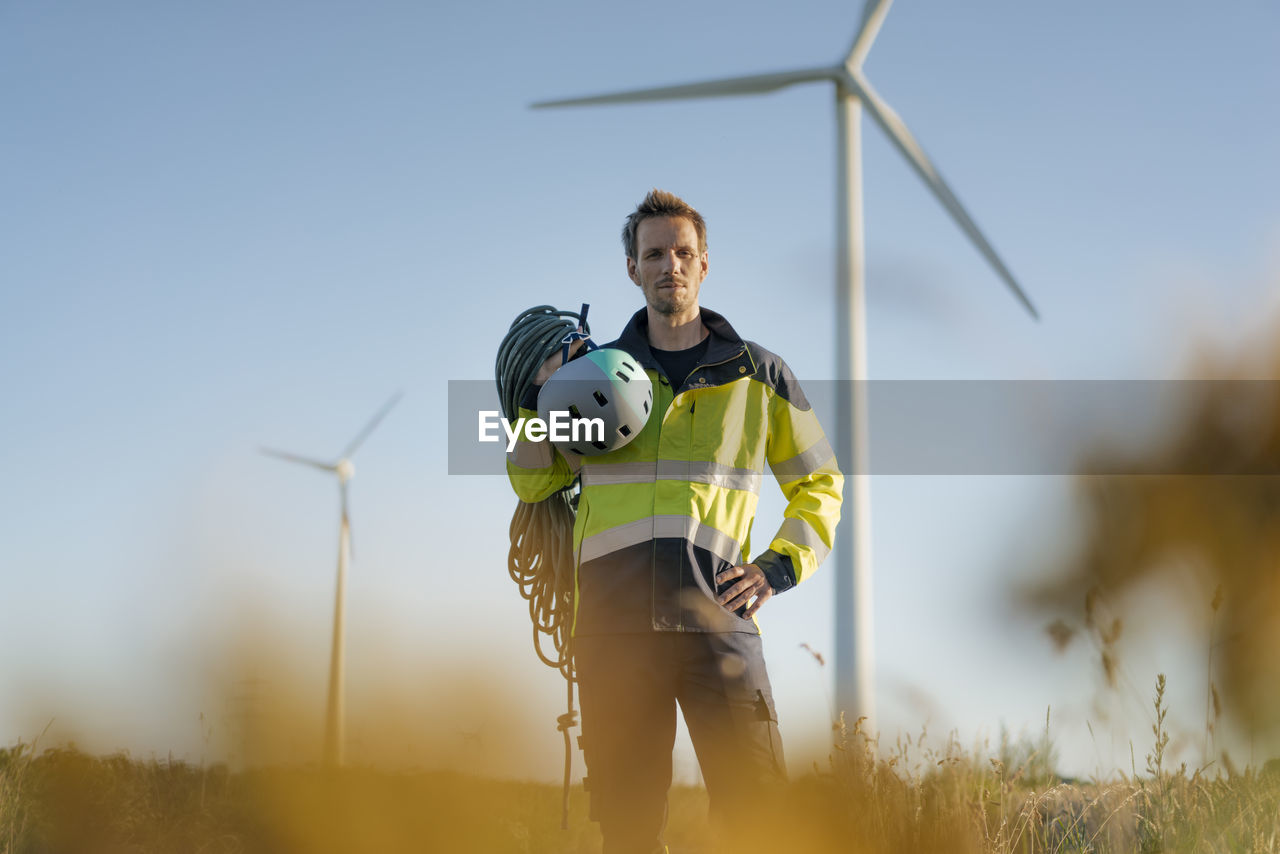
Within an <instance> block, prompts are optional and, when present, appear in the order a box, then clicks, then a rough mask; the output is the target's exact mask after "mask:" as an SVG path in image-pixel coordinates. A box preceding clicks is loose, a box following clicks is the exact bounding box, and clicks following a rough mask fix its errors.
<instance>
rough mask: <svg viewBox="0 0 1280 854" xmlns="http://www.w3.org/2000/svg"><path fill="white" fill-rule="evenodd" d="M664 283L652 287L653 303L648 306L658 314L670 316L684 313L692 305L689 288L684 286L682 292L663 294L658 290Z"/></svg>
mask: <svg viewBox="0 0 1280 854" xmlns="http://www.w3.org/2000/svg"><path fill="white" fill-rule="evenodd" d="M664 284H667V283H666V282H659V283H658V284H657V285H654V296H653V301H652V302H651V303H650V305H651V306H652V307H653V310H654V311H656V312H657V313H658V314H661V315H664V316H668V317H669V316H671V315H674V314H680V313H681V312H684V311H686V310H687V309H688V308H689V306H690V305H692V304H693V298H692V296H691V295H690V288H689V286H688V285H687V284H686V285H685V286H684V290H683V291H679V292H676V293H671V294H663V293H662V292H660V291H659V290H658V288H660V287H661V286H662V285H664Z"/></svg>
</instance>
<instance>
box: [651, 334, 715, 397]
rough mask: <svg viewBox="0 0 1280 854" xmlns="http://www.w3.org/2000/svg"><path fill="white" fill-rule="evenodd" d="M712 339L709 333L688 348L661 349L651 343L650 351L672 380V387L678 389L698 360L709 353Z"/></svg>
mask: <svg viewBox="0 0 1280 854" xmlns="http://www.w3.org/2000/svg"><path fill="white" fill-rule="evenodd" d="M710 341H711V336H710V335H708V336H707V337H706V338H703V339H702V340H701V341H700V342H698V343H697V344H695V345H693V346H692V347H690V348H689V349H688V350H659V349H658V348H657V347H654V346H653V345H652V344H651V345H649V352H650V353H652V354H653V358H654V359H656V360H657V361H658V364H659V365H661V366H662V371H663V373H665V374H666V375H667V379H668V380H670V381H671V387H672V388H674V389H678V388H680V386H682V385H684V381H685V380H687V379H688V378H689V374H690V373H692V372H693V369H694V368H696V367H697V366H698V362H700V361H702V357H703V356H705V355H707V344H708V343H709V342H710Z"/></svg>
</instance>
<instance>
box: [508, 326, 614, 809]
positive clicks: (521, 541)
mask: <svg viewBox="0 0 1280 854" xmlns="http://www.w3.org/2000/svg"><path fill="white" fill-rule="evenodd" d="M586 314H587V306H585V305H584V306H583V307H582V312H581V313H580V314H575V313H574V312H571V311H560V310H557V309H556V308H554V307H553V306H549V305H540V306H535V307H533V308H530V309H527V310H525V311H523V312H521V313H520V315H519V316H518V317H516V319H515V320H514V321H512V323H511V327H510V329H508V330H507V335H506V337H505V338H503V339H502V344H501V346H500V347H499V348H498V358H497V361H496V363H495V366H494V380H495V382H496V383H497V386H498V402H499V404H500V405H501V406H502V414H503V415H504V416H505V417H506V418H507V419H508V420H511V421H514V420H515V419H516V417H517V413H518V410H519V408H520V398H521V396H522V395H523V394H524V392H525V390H526V389H528V388H529V387H530V386H531V385H532V384H533V381H534V379H535V378H536V376H537V373H538V369H539V368H540V367H541V366H542V363H543V362H545V361H546V360H547V359H548V358H549V357H551V356H552V355H554V354H555V353H559V352H562V347H563V344H562V342H563V340H564V338H565V336H566V335H568V334H570V333H572V332H574V331H575V330H577V329H578V327H579V325H581V327H582V331H583V332H584V333H587V334H590V332H591V329H590V327H589V326H587V323H586ZM572 489H573V488H572V487H568V488H566V489H562V490H560V491H559V492H557V493H556V494H555V495H552V496H551V497H549V498H547V499H545V500H543V501H539V502H537V503H535V504H529V503H526V502H524V501H521V502H519V504H518V506H517V507H516V511H515V513H514V514H513V515H512V517H511V527H510V537H511V548H510V550H509V551H508V552H507V572H508V573H509V574H510V576H511V579H512V580H513V581H515V582H516V584H517V586H518V587H519V589H520V595H521V596H522V597H524V598H525V600H527V601H528V603H529V618H530V621H531V622H532V623H533V649H534V652H536V653H537V655H538V658H539V660H541V661H542V663H543V664H546V665H547V666H549V667H554V668H556V669H557V670H559V671H560V673H561V675H563V676H564V678H565V680H566V688H567V691H566V693H567V706H568V709H567V711H566V712H565V713H564V714H563V715H560V716H559V717H558V718H556V724H557V726H556V729H557V730H559V731H560V732H561V733H563V734H564V791H563V797H562V800H561V815H560V826H561V828H563V829H565V830H567V829H568V827H569V778H570V776H571V773H572V769H573V765H572V763H573V753H572V748H571V746H570V742H569V729H570V728H571V727H574V726H576V725H577V722H578V721H577V713H576V712H575V711H574V708H573V683H574V682H575V681H576V680H575V678H574V671H573V650H572V638H571V626H572V621H573V586H574V585H573V523H574V510H573V506H572V504H571V501H570V495H571V493H572ZM544 636H547V637H549V638H550V640H551V647H552V651H551V653H550V654H549V653H548V652H546V651H545V650H544V648H543V644H544Z"/></svg>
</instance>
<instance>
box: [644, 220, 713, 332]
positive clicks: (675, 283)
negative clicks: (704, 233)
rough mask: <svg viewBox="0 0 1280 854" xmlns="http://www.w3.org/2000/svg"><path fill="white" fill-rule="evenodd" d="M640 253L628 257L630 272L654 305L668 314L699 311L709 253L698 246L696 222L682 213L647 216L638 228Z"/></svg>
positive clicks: (648, 300)
mask: <svg viewBox="0 0 1280 854" xmlns="http://www.w3.org/2000/svg"><path fill="white" fill-rule="evenodd" d="M636 256H637V257H636V260H633V259H631V258H628V259H627V275H628V276H630V277H631V281H633V282H635V283H636V284H637V285H639V286H640V289H641V290H642V291H644V300H645V302H646V303H647V304H648V306H649V307H650V308H652V309H653V310H654V311H656V312H658V313H659V314H664V315H679V314H686V313H691V312H696V311H697V308H698V287H699V286H700V285H701V284H702V280H703V279H705V278H706V277H707V253H706V252H702V251H700V250H699V249H698V232H697V231H696V230H695V229H694V227H693V223H692V222H690V221H689V220H688V219H687V218H685V217H682V216H677V217H654V218H652V219H646V220H645V221H643V222H642V223H640V227H639V228H637V229H636Z"/></svg>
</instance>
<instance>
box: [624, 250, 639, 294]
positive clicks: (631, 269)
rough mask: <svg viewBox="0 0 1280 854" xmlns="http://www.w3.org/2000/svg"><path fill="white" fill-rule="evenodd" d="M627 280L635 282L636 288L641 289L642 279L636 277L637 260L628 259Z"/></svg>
mask: <svg viewBox="0 0 1280 854" xmlns="http://www.w3.org/2000/svg"><path fill="white" fill-rule="evenodd" d="M627 278H628V279H630V280H631V281H633V282H635V284H636V287H637V288H638V287H640V277H639V276H637V275H636V259H634V258H630V257H629V258H627Z"/></svg>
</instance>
